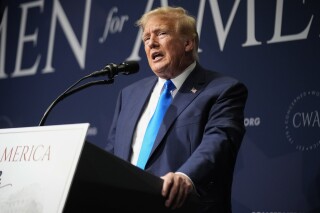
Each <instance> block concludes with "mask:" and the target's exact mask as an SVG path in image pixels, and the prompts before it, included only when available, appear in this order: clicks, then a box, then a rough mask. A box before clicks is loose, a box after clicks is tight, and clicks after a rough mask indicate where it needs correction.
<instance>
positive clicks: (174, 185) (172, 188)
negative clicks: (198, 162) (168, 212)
mask: <svg viewBox="0 0 320 213" xmlns="http://www.w3.org/2000/svg"><path fill="white" fill-rule="evenodd" d="M161 178H162V179H163V180H164V182H163V186H162V196H163V197H165V198H166V202H165V206H166V207H168V208H171V209H176V208H180V207H181V206H182V205H183V204H184V202H185V200H186V198H187V196H188V195H189V193H190V192H192V190H193V185H192V182H191V180H190V179H189V178H188V177H187V176H185V175H183V174H179V173H173V172H169V173H168V174H166V175H165V176H162V177H161Z"/></svg>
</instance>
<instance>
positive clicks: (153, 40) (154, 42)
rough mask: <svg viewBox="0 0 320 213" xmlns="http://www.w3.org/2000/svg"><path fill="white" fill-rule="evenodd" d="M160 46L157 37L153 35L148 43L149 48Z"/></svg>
mask: <svg viewBox="0 0 320 213" xmlns="http://www.w3.org/2000/svg"><path fill="white" fill-rule="evenodd" d="M158 45H159V43H158V40H157V37H156V36H154V35H152V36H150V39H149V42H148V46H149V48H154V47H157V46H158Z"/></svg>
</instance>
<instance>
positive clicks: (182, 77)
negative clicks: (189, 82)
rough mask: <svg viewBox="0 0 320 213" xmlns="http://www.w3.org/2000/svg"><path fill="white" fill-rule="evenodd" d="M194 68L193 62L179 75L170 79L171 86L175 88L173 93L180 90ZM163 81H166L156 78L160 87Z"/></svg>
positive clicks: (194, 63)
mask: <svg viewBox="0 0 320 213" xmlns="http://www.w3.org/2000/svg"><path fill="white" fill-rule="evenodd" d="M195 67H196V61H194V62H193V63H192V64H190V65H189V66H188V67H187V68H186V69H185V70H184V71H183V72H182V73H181V74H180V75H178V76H177V77H175V78H173V79H171V81H172V82H173V84H174V85H175V86H176V89H175V91H178V90H179V89H180V87H181V86H182V84H183V82H184V81H185V80H186V79H187V77H188V76H189V74H190V73H191V72H192V70H194V68H195ZM165 81H166V79H163V78H158V83H159V84H160V85H163V84H164V82H165Z"/></svg>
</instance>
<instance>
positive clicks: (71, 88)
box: [39, 75, 114, 126]
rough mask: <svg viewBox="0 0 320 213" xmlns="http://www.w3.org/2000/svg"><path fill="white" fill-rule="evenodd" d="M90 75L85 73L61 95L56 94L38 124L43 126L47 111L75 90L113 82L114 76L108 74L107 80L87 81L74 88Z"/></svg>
mask: <svg viewBox="0 0 320 213" xmlns="http://www.w3.org/2000/svg"><path fill="white" fill-rule="evenodd" d="M89 77H92V76H91V75H87V76H85V77H83V78H81V79H80V80H78V81H77V82H75V83H74V84H73V85H71V86H70V87H69V88H68V89H67V90H66V91H64V92H63V93H62V94H61V95H59V96H58V98H56V99H55V100H54V101H53V102H52V103H51V104H50V106H49V107H48V108H47V110H46V112H45V113H44V114H43V116H42V118H41V121H40V123H39V126H43V125H44V123H45V121H46V120H47V117H48V115H49V113H50V112H51V110H52V109H53V107H54V106H55V105H56V104H58V103H59V102H60V101H62V100H63V99H65V98H66V97H68V96H70V95H72V94H74V93H75V92H78V91H80V90H82V89H85V88H87V87H90V86H93V85H101V84H112V83H113V82H114V78H113V77H114V76H109V77H111V78H110V79H108V80H98V81H92V82H88V83H86V84H83V85H81V86H79V87H77V88H74V87H75V86H76V85H78V84H79V83H80V82H81V81H83V80H85V79H87V78H89Z"/></svg>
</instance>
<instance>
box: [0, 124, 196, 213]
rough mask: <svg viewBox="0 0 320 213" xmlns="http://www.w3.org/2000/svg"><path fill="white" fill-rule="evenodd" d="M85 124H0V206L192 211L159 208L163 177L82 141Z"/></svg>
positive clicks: (54, 210)
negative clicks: (42, 125)
mask: <svg viewBox="0 0 320 213" xmlns="http://www.w3.org/2000/svg"><path fill="white" fill-rule="evenodd" d="M88 126H89V124H72V125H57V126H45V127H26V128H12V129H0V192H1V193H0V211H1V213H9V212H10V213H11V212H19V213H24V212H45V213H61V212H63V213H78V212H81V213H82V212H84V213H85V212H90V213H91V212H115V213H117V212H130V213H135V212H137V213H144V212H152V213H153V212H156V213H158V212H159V213H160V212H161V213H162V212H163V213H165V212H183V213H186V212H196V211H195V208H196V202H194V201H195V200H196V199H193V198H194V197H193V196H190V198H189V200H188V201H189V202H187V203H186V205H185V206H183V207H182V208H179V209H178V210H175V211H172V210H170V209H168V208H166V207H165V205H164V202H165V199H164V198H163V197H162V195H161V189H162V184H163V180H162V179H161V178H160V177H157V176H154V175H152V174H150V173H147V172H145V171H144V170H141V169H140V168H138V167H136V166H133V165H132V164H131V163H129V162H127V161H124V160H122V159H120V158H118V157H116V156H114V155H112V154H110V153H108V152H107V151H105V150H103V149H101V148H100V147H98V146H96V145H94V144H92V143H90V142H89V141H85V136H86V132H87V129H88Z"/></svg>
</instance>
